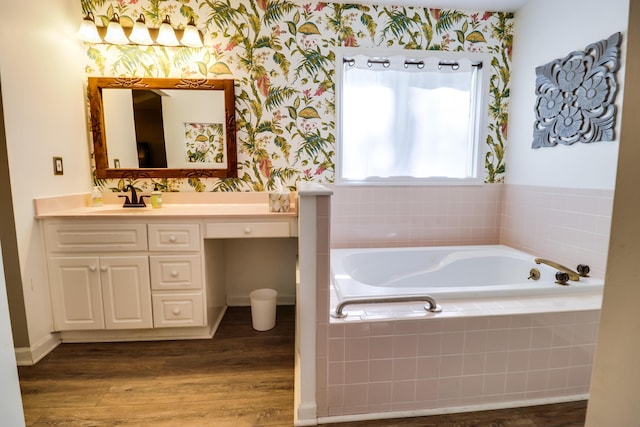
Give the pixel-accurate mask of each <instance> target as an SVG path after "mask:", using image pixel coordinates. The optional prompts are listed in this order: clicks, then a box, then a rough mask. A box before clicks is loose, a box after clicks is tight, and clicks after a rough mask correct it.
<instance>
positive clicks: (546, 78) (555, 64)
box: [531, 33, 622, 148]
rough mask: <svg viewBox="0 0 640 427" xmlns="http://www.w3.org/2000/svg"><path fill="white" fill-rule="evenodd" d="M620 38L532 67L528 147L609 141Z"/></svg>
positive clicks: (603, 41)
mask: <svg viewBox="0 0 640 427" xmlns="http://www.w3.org/2000/svg"><path fill="white" fill-rule="evenodd" d="M621 39H622V35H621V34H620V33H615V34H613V35H611V37H609V38H608V39H607V40H601V41H599V42H597V43H593V44H591V45H589V46H587V47H586V49H585V50H584V51H583V52H582V51H575V52H572V53H570V54H569V55H567V56H566V57H565V58H563V59H556V60H554V61H552V62H550V63H548V64H546V65H543V66H540V67H537V68H536V96H537V99H536V104H535V113H536V121H535V123H534V126H533V143H532V144H531V147H532V148H539V147H553V146H555V145H557V144H564V145H571V144H573V143H575V142H578V141H580V142H585V143H588V142H596V141H612V140H613V139H614V127H615V119H616V106H615V105H614V101H615V97H616V93H617V92H618V84H617V82H616V75H615V73H616V71H618V68H619V67H620V63H619V51H620V49H619V47H620V42H621Z"/></svg>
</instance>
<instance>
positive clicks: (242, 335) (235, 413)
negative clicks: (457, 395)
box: [19, 306, 586, 427]
mask: <svg viewBox="0 0 640 427" xmlns="http://www.w3.org/2000/svg"><path fill="white" fill-rule="evenodd" d="M294 318H295V313H294V309H293V307H287V306H279V307H278V314H277V322H276V327H275V328H274V329H272V330H271V331H266V332H256V331H254V330H253V329H252V327H251V312H250V309H249V308H248V307H231V308H229V310H228V311H227V313H226V314H225V317H224V319H223V321H222V324H221V325H220V328H219V329H218V332H217V333H216V336H215V337H214V338H213V340H193V341H164V342H136V343H104V344H63V345H61V346H59V347H58V348H57V349H56V350H54V351H53V352H52V353H51V354H49V355H48V356H47V357H46V358H45V359H43V360H42V361H40V363H38V364H37V365H35V366H30V367H20V368H19V375H20V386H21V389H22V399H23V405H24V411H25V418H26V421H27V425H28V426H74V427H76V426H97V427H100V426H115V425H117V426H136V427H138V426H153V427H155V426H172V427H173V426H175V427H192V426H193V427H196V426H197V427H201V426H202V427H206V426H215V427H226V426H233V427H242V426H277V427H284V426H292V425H293V365H294V354H293V352H294V331H295V325H294ZM585 409H586V402H575V403H568V404H560V405H547V406H538V407H532V408H517V409H508V410H500V411H486V412H473V413H466V414H452V415H440V416H432V417H422V418H408V419H398V420H380V421H361V422H351V423H341V424H330V425H332V426H340V427H365V426H366V427H390V426H399V427H405V426H406V427H417V426H421V427H422V426H438V427H454V426H455V427H471V426H492V427H511V426H513V427H516V426H517V427H529V426H534V427H561V426H562V427H574V426H576V427H577V426H583V425H584V417H585Z"/></svg>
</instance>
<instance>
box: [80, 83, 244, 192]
mask: <svg viewBox="0 0 640 427" xmlns="http://www.w3.org/2000/svg"><path fill="white" fill-rule="evenodd" d="M117 88H121V89H190V90H221V91H224V107H225V126H226V146H227V147H226V148H227V167H226V169H205V168H202V169H197V168H189V169H171V168H111V167H109V157H108V153H107V140H106V136H105V128H104V111H103V104H102V90H103V89H117ZM88 97H89V113H90V115H91V133H92V135H93V157H94V160H95V164H96V177H98V178H130V179H138V178H237V177H238V159H237V151H236V112H235V95H234V88H233V79H159V78H135V77H134V78H129V77H89V82H88Z"/></svg>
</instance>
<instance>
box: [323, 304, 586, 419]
mask: <svg viewBox="0 0 640 427" xmlns="http://www.w3.org/2000/svg"><path fill="white" fill-rule="evenodd" d="M591 298H592V301H591V303H593V304H594V305H596V306H598V305H599V303H598V297H591ZM503 303H504V304H505V308H506V309H507V311H509V310H510V311H518V310H523V311H527V310H526V309H525V308H524V307H523V306H521V307H520V308H519V309H516V308H515V307H513V303H514V302H513V301H511V302H509V301H506V300H505V301H503ZM442 304H443V307H447V305H448V304H447V302H446V301H443V302H442ZM494 304H496V307H497V305H499V304H500V302H495V301H494ZM559 304H561V303H559ZM462 305H464V303H463V304H462ZM547 307H550V306H547ZM460 308H463V307H454V308H453V310H451V311H448V312H447V311H445V313H444V314H445V316H439V315H435V316H436V317H432V318H426V316H425V318H422V319H410V320H396V321H371V322H360V321H359V322H340V321H338V322H335V323H333V322H332V323H331V324H330V325H328V328H327V338H328V339H327V340H326V344H325V345H324V346H322V345H318V357H319V361H320V360H323V361H326V363H319V366H318V417H319V421H320V422H322V418H323V417H328V418H327V419H333V420H335V419H367V418H369V419H374V418H385V417H397V416H402V415H404V416H411V415H427V414H431V413H444V412H451V411H463V410H469V409H471V408H470V407H472V408H474V409H482V408H499V407H515V406H525V405H528V404H536V403H544V402H559V401H568V400H577V399H582V398H585V397H586V393H588V390H589V382H590V375H591V363H592V359H593V349H594V342H595V337H596V329H597V326H598V315H599V310H598V309H596V310H584V311H583V310H580V311H571V310H570V311H563V312H542V313H527V314H509V315H488V316H486V315H485V316H477V315H475V316H474V315H472V314H471V313H469V314H471V315H470V316H465V315H464V312H463V313H462V314H461V312H460V311H459V309H460ZM554 308H556V307H554ZM445 310H447V309H445ZM447 313H448V314H447ZM476 313H477V311H476ZM430 316H434V315H430ZM447 316H448V317H447ZM385 413H386V414H385ZM349 416H353V417H349Z"/></svg>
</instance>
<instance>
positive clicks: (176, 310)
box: [172, 307, 181, 316]
mask: <svg viewBox="0 0 640 427" xmlns="http://www.w3.org/2000/svg"><path fill="white" fill-rule="evenodd" d="M172 313H173V315H174V316H177V315H179V314H180V313H181V311H180V309H179V308H177V307H176V308H174V309H173V311H172Z"/></svg>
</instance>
